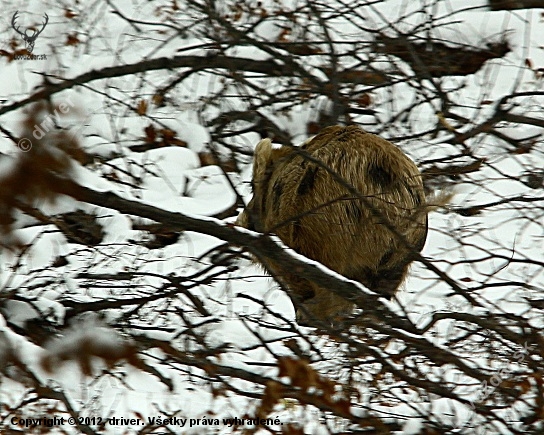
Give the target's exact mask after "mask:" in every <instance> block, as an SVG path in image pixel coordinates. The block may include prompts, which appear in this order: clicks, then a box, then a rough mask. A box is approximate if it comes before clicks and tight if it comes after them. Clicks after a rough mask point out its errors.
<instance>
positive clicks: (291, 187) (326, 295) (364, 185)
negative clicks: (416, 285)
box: [236, 126, 427, 324]
mask: <svg viewBox="0 0 544 435" xmlns="http://www.w3.org/2000/svg"><path fill="white" fill-rule="evenodd" d="M309 157H310V159H309ZM312 160H315V161H312ZM317 161H319V162H321V164H317V163H316V162H317ZM331 172H332V173H331ZM333 173H334V174H336V175H338V176H340V177H341V178H342V179H343V180H344V181H345V182H347V183H348V184H349V185H350V186H352V187H353V188H355V189H356V190H357V191H358V193H359V194H360V195H361V196H354V195H353V192H351V193H350V192H349V191H348V189H347V188H346V186H342V184H341V183H339V182H338V179H337V178H336V177H335V176H333ZM252 186H253V198H252V199H251V201H250V202H249V204H248V206H247V207H246V209H245V210H244V211H243V212H242V213H241V214H240V215H239V216H238V219H237V221H236V224H237V225H239V226H242V227H245V228H248V229H251V230H255V231H259V232H263V233H274V234H276V235H277V236H278V237H279V238H280V239H281V240H282V241H283V242H284V243H285V244H286V245H287V246H289V247H291V248H292V249H294V250H295V251H296V252H298V253H300V254H303V255H305V256H306V257H308V258H311V259H313V260H316V261H318V262H320V263H322V264H324V265H325V266H327V267H329V268H330V269H332V270H334V271H336V272H338V273H340V274H342V275H344V276H346V277H347V278H350V279H353V280H355V281H359V282H361V283H362V284H364V285H365V286H366V287H367V288H369V289H371V290H373V291H375V292H377V293H379V294H381V295H383V296H385V297H388V298H390V297H391V296H392V295H393V294H394V293H395V291H396V290H397V288H398V287H399V286H400V285H401V283H402V282H403V280H404V279H405V277H406V274H407V271H408V267H409V265H410V263H411V262H412V261H413V254H414V252H419V251H421V249H422V248H423V245H424V243H425V239H426V237H427V212H426V204H425V193H424V190H423V182H422V178H421V173H420V171H419V170H418V168H417V166H416V165H415V164H414V162H413V161H412V160H411V159H410V158H408V157H407V156H406V155H405V154H404V153H403V152H402V151H401V150H400V149H399V148H397V147H396V146H395V145H393V144H392V143H391V142H388V141H387V140H385V139H383V138H381V137H379V136H376V135H374V134H371V133H368V132H366V131H364V130H363V129H361V128H359V127H357V126H347V127H343V126H332V127H327V128H324V129H323V130H322V131H321V132H320V133H319V134H318V135H317V136H315V137H314V138H312V139H310V140H308V141H306V142H305V143H304V144H303V145H302V146H301V147H300V148H299V149H297V148H293V147H287V146H282V147H277V146H274V145H272V142H271V141H270V140H269V139H264V140H261V141H260V142H259V144H258V145H257V147H256V149H255V154H254V161H253V181H252ZM361 198H363V199H361ZM372 208H375V209H376V210H377V211H378V213H373V212H372ZM384 222H387V223H388V225H389V226H390V228H391V227H393V228H395V229H396V231H398V233H400V234H401V235H402V236H403V237H404V239H405V240H406V241H407V242H408V243H409V244H410V245H411V246H412V249H408V247H407V246H406V243H403V242H402V241H401V240H400V238H399V237H398V235H396V234H394V231H391V229H390V228H387V226H388V225H385V224H384ZM272 272H273V273H274V275H276V276H279V277H281V279H282V280H283V282H284V283H285V284H287V286H288V287H289V289H290V291H291V293H292V294H291V299H292V301H293V303H294V305H295V308H296V309H297V321H298V322H299V323H300V324H304V323H307V316H311V317H313V318H316V319H319V320H322V321H325V322H327V323H328V324H335V323H336V322H337V321H340V320H342V318H344V317H345V316H346V315H349V314H350V313H351V312H352V311H353V308H354V305H353V303H352V302H350V301H348V300H346V299H344V298H342V297H340V296H338V295H336V294H334V293H333V292H331V291H330V290H329V289H327V288H323V287H321V286H319V285H318V284H315V283H312V282H310V281H308V280H305V279H302V278H300V277H299V276H297V275H296V274H294V273H292V272H290V271H289V270H282V268H281V267H279V266H278V265H274V264H273V263H272Z"/></svg>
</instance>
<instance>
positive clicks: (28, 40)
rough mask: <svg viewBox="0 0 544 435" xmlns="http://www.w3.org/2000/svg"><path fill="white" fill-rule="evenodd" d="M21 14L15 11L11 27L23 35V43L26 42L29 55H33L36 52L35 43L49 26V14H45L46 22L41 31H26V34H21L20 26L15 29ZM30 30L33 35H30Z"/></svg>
mask: <svg viewBox="0 0 544 435" xmlns="http://www.w3.org/2000/svg"><path fill="white" fill-rule="evenodd" d="M18 13H19V11H15V13H14V14H13V18H12V19H11V26H12V27H13V29H14V30H15V31H16V32H17V33H18V34H19V35H21V37H22V38H23V41H25V44H26V49H27V50H28V52H29V53H32V50H34V43H35V42H36V38H37V37H38V36H39V35H40V33H42V32H43V29H45V26H47V22H48V21H49V17H48V16H47V14H44V16H45V22H43V23H42V28H41V30H36V29H30V28H28V29H26V30H25V32H24V33H23V32H21V31H20V30H19V26H17V27H15V21H17V14H18ZM30 30H32V32H33V33H32V35H29V34H28V33H27V32H29V31H30Z"/></svg>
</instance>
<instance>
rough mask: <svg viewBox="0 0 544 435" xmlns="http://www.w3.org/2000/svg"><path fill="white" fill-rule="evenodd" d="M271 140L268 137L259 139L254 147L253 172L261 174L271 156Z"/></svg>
mask: <svg viewBox="0 0 544 435" xmlns="http://www.w3.org/2000/svg"><path fill="white" fill-rule="evenodd" d="M272 149H273V145H272V141H271V140H270V139H268V138H267V139H263V140H261V141H260V142H259V143H258V144H257V146H256V147H255V153H254V154H253V173H254V174H260V175H262V174H263V172H264V170H265V168H266V165H267V163H268V162H269V161H270V159H271V158H272Z"/></svg>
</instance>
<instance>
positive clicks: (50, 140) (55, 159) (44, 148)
mask: <svg viewBox="0 0 544 435" xmlns="http://www.w3.org/2000/svg"><path fill="white" fill-rule="evenodd" d="M54 113H57V110H56V107H52V106H51V104H49V103H39V104H35V105H34V106H32V108H31V109H30V111H29V112H28V114H27V117H26V119H25V120H24V122H23V129H22V132H21V137H20V138H19V141H18V146H19V150H20V151H19V152H18V153H17V154H16V155H15V161H14V162H13V163H11V162H9V163H10V169H9V170H4V174H2V175H1V176H0V231H1V232H2V233H3V234H4V235H7V234H9V232H10V230H11V225H12V224H13V222H14V213H15V210H16V208H18V205H17V204H18V203H19V201H22V202H24V203H26V204H31V203H33V202H35V201H38V200H40V201H46V202H54V200H55V198H56V196H57V193H56V191H57V186H56V184H57V182H58V181H53V178H51V177H50V176H49V175H50V174H55V175H56V176H57V177H58V178H70V177H71V175H72V170H73V163H74V161H77V162H80V163H83V162H85V161H86V160H87V156H86V154H85V152H84V151H83V150H82V149H81V147H80V146H79V143H78V142H77V140H76V138H75V137H74V136H73V135H71V134H70V133H69V132H67V131H65V130H53V131H49V130H47V133H46V134H43V135H39V134H35V132H36V131H37V128H39V127H43V126H44V124H47V123H48V122H51V120H50V118H51V117H52V116H53V114H54ZM22 144H24V148H23V146H22ZM58 178H56V180H58ZM4 241H5V240H4ZM12 243H13V244H17V243H16V242H15V241H12ZM8 244H11V243H8Z"/></svg>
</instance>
